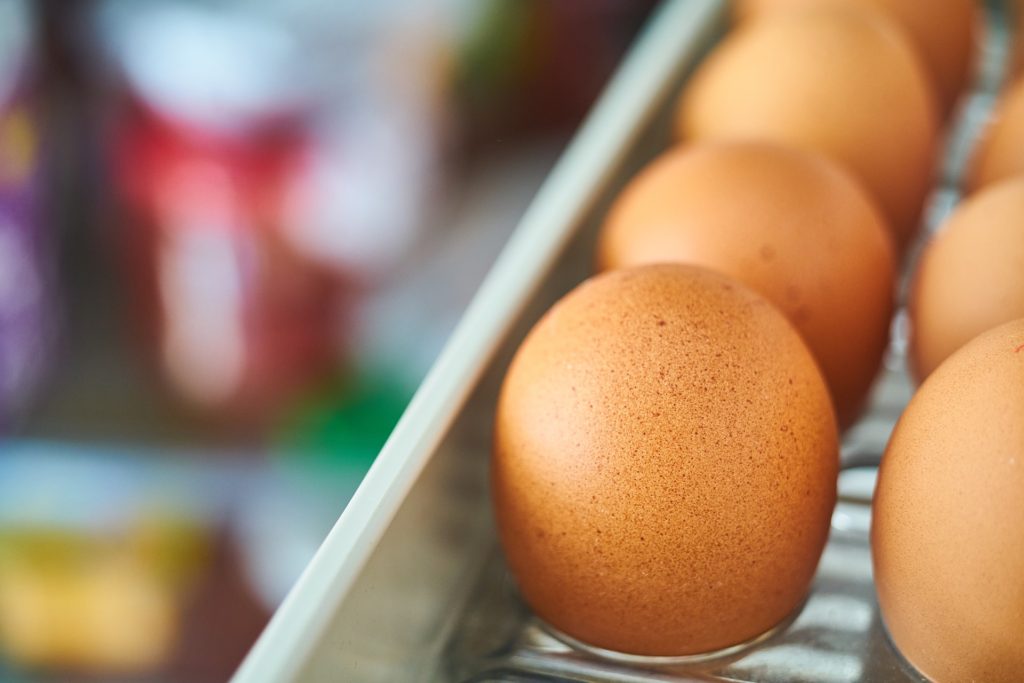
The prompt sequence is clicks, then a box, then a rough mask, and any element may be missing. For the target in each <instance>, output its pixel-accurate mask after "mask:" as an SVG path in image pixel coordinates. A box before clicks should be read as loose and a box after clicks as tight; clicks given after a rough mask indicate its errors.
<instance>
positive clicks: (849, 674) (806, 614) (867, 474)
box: [442, 372, 924, 683]
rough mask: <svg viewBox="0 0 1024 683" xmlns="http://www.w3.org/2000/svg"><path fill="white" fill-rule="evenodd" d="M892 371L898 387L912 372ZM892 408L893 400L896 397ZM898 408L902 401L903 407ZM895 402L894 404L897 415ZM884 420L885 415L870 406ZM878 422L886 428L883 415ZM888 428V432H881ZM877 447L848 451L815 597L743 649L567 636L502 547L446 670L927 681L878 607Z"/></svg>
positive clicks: (481, 580) (547, 676) (458, 676)
mask: <svg viewBox="0 0 1024 683" xmlns="http://www.w3.org/2000/svg"><path fill="white" fill-rule="evenodd" d="M900 375H901V373H897V372H893V373H892V377H888V378H887V380H890V381H891V382H892V383H893V384H894V385H895V384H903V386H894V387H892V388H893V390H894V391H898V392H899V393H900V394H902V393H904V392H903V390H904V389H905V388H906V386H907V385H906V379H905V377H900ZM890 408H891V407H890ZM897 410H898V409H897ZM896 414H898V413H897V412H896V411H891V412H890V413H889V419H886V420H885V421H886V422H890V423H891V419H893V418H895V416H896ZM872 417H873V418H874V419H876V420H877V422H879V423H881V422H882V419H879V418H882V415H879V414H876V415H873V416H872ZM876 428H877V429H879V430H883V429H884V427H883V426H882V425H881V424H877V425H876ZM880 433H881V432H880ZM877 455H878V453H877V452H876V453H873V454H868V453H864V452H863V451H861V450H859V449H857V451H856V452H850V453H849V456H848V457H847V465H846V467H845V468H844V470H843V472H842V473H841V476H840V485H839V494H840V497H839V502H838V504H837V506H836V509H835V512H834V514H833V517H832V528H831V532H830V535H829V539H828V543H827V545H826V547H825V551H824V553H823V555H822V558H821V562H820V564H819V566H818V570H817V573H816V575H815V579H814V584H813V587H812V590H811V593H810V595H809V596H808V598H807V600H806V601H805V602H804V603H803V605H801V607H800V608H799V609H798V611H797V612H796V613H795V614H793V615H791V616H790V617H789V618H788V619H787V620H786V621H784V622H783V624H781V625H780V626H778V627H776V629H774V630H773V631H772V632H770V633H769V634H766V636H765V637H764V638H763V639H761V640H759V641H757V642H754V643H753V644H750V645H747V646H744V647H741V648H739V650H738V651H735V652H732V653H729V654H724V655H721V656H718V657H713V658H709V659H707V660H704V661H697V662H691V663H688V664H664V663H659V662H658V661H656V660H647V661H646V662H645V661H644V660H643V659H642V658H631V660H632V661H616V660H614V659H610V658H607V657H603V656H600V655H595V654H593V653H591V652H587V651H584V650H582V649H580V648H578V647H574V646H572V645H569V644H567V643H565V642H563V641H562V640H560V639H559V637H557V636H555V635H554V634H552V632H550V631H549V630H548V628H547V627H546V626H545V625H544V624H543V623H541V622H540V621H539V620H538V619H537V618H536V617H534V616H533V615H532V614H531V612H530V610H529V608H528V607H527V606H526V605H525V604H524V603H523V602H522V600H521V598H520V597H519V595H518V592H517V590H516V588H515V585H514V582H513V580H512V578H511V576H510V575H509V574H508V571H507V569H506V567H505V564H504V561H503V559H502V557H501V553H500V550H499V549H498V548H497V547H495V548H493V549H492V551H491V553H490V554H489V557H488V559H487V561H486V563H485V564H484V566H483V567H482V569H481V571H480V574H479V576H478V579H477V583H476V585H475V587H474V589H473V591H472V593H471V595H470V597H469V599H468V600H467V601H466V603H465V608H464V611H463V612H462V613H461V615H460V617H459V619H458V626H457V627H456V629H455V631H454V635H453V637H452V639H451V640H450V642H449V643H448V647H447V649H446V652H445V656H444V657H443V661H444V662H445V665H446V667H447V671H446V672H444V675H443V676H442V678H443V679H444V680H453V681H465V682H467V683H468V682H474V683H477V682H483V681H593V682H595V683H596V682H602V683H604V682H608V683H611V682H613V681H665V682H668V681H758V682H762V683H775V682H779V683H781V682H784V681H785V682H793V681H815V682H819V683H857V682H862V681H864V682H866V681H871V682H873V683H903V682H907V681H922V680H924V679H922V678H921V677H920V675H918V674H917V673H916V672H915V671H913V669H911V668H910V667H909V666H908V665H907V664H906V663H905V662H904V660H903V659H902V657H901V656H900V655H899V653H898V652H897V651H896V650H895V648H894V647H893V646H892V644H891V642H890V640H889V638H888V636H887V634H886V633H885V629H884V627H883V625H882V622H881V620H880V617H879V612H878V604H877V601H876V598H875V589H874V585H873V581H872V571H871V547H870V543H869V532H870V520H871V502H870V496H871V492H872V489H873V486H874V478H875V474H876V472H877V469H876V468H875V467H874V466H873V465H871V464H870V463H871V462H872V461H874V460H877Z"/></svg>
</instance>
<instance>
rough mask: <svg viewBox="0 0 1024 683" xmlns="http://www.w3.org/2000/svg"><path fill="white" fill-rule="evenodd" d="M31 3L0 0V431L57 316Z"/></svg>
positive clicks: (39, 368) (38, 373)
mask: <svg viewBox="0 0 1024 683" xmlns="http://www.w3.org/2000/svg"><path fill="white" fill-rule="evenodd" d="M31 9H32V8H31V5H30V4H29V3H27V2H22V1H21V0H0V431H4V430H6V429H8V428H9V427H10V425H11V423H12V421H14V420H15V419H16V417H17V416H18V414H19V413H21V412H22V411H23V410H24V408H25V406H26V403H27V402H28V400H29V399H30V398H31V397H32V395H33V393H34V392H35V390H36V389H37V388H38V385H39V383H40V382H41V380H42V379H43V377H44V375H45V372H46V369H47V368H48V366H49V365H50V362H51V360H52V355H53V349H54V338H55V331H56V318H57V315H56V311H55V299H54V297H55V282H54V278H55V264H54V250H53V249H54V245H53V244H52V243H51V236H50V233H49V230H48V226H47V221H46V216H45V213H44V207H43V190H44V184H43V179H42V166H43V164H42V162H41V159H42V154H41V148H42V146H43V139H42V132H43V131H42V126H41V115H40V108H39V106H38V105H39V92H38V88H37V87H36V85H37V84H36V78H35V75H36V74H35V65H36V61H37V60H36V54H35V49H36V47H37V44H36V36H37V34H36V25H35V22H34V17H33V16H32V12H31Z"/></svg>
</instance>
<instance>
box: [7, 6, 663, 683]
mask: <svg viewBox="0 0 1024 683" xmlns="http://www.w3.org/2000/svg"><path fill="white" fill-rule="evenodd" d="M652 5H653V2H636V1H634V0H563V1H562V2H558V3H551V2H544V1H540V0H538V1H528V0H429V1H424V0H419V1H416V0H375V1H374V2H369V3H367V2H360V1H358V0H342V1H332V0H296V1H288V0H249V1H244V0H205V1H199V0H194V1H190V0H149V1H139V0H109V1H107V0H95V1H91V2H90V1H84V0H83V1H79V2H74V3H70V2H64V1H63V0H51V1H43V0H36V1H32V0H0V680H2V681H25V682H30V681H58V680H59V681H92V680H97V681H99V680H102V681H118V680H125V681H128V680H130V681H195V682H202V681H223V680H226V679H227V678H228V677H229V676H230V675H231V673H232V672H233V670H234V668H235V667H236V666H237V664H238V663H239V662H240V660H241V658H242V657H243V655H244V654H245V652H246V651H247V649H248V648H249V646H250V645H251V644H252V642H253V641H254V639H255V638H256V636H257V635H258V633H259V631H260V630H261V629H262V627H263V626H264V624H265V623H266V621H267V619H268V618H269V616H270V614H271V613H272V611H273V610H274V608H275V606H276V605H277V604H278V602H279V601H280V600H281V599H282V598H283V597H284V595H285V593H286V592H287V591H288V589H289V588H290V586H291V584H292V583H293V582H294V580H295V579H296V578H297V576H298V574H299V572H300V571H301V570H302V568H303V566H304V565H305V563H306V562H307V561H308V559H309V558H310V557H311V556H312V554H313V552H314V551H315V549H316V547H317V545H318V544H319V542H320V540H321V539H322V538H323V537H324V536H325V534H326V532H327V530H328V529H329V528H330V526H331V525H332V524H333V522H334V521H335V519H336V518H337V516H338V515H339V514H340V513H341V511H342V510H343V509H344V506H345V504H346V502H347V501H348V499H349V497H350V496H351V494H352V492H353V491H354V490H355V488H356V486H357V485H358V483H359V481H360V480H361V478H362V476H363V474H364V473H365V472H366V470H367V468H368V467H369V466H370V464H371V463H372V461H373V458H374V456H375V455H376V453H377V451H378V449H379V448H380V446H381V445H382V443H383V442H384V440H385V438H386V437H387V435H388V433H389V432H390V430H391V427H392V426H393V424H394V423H395V421H396V420H397V419H398V417H399V415H400V414H401V411H402V410H403V408H404V406H405V404H406V402H407V401H408V400H409V398H410V397H411V396H412V393H413V391H414V390H415V388H416V386H417V384H418V383H419V381H420V379H421V378H422V376H423V375H424V374H425V372H426V371H427V369H428V368H429V366H430V363H431V362H432V360H433V358H434V357H435V355H436V354H437V353H438V351H439V350H440V348H441V346H442V344H443V342H444V340H445V338H446V336H447V335H448V333H449V331H450V330H451V329H452V327H453V326H454V324H455V322H456V321H457V319H458V316H459V314H460V312H461V311H462V309H463V308H464V307H465V305H466V304H467V303H468V301H469V299H470V297H471V296H472V294H473V292H474V291H475V289H476V287H477V285H478V284H479V282H480V281H481V279H482V278H483V276H484V274H485V273H486V271H487V269H488V267H489V265H490V264H491V262H492V261H493V259H494V257H495V256H496V254H497V252H498V250H499V249H500V248H501V246H502V244H503V243H504V241H505V239H506V238H507V237H508V234H509V232H510V231H511V229H512V228H513V227H514V225H515V223H516V221H517V219H518V218H519V216H520V214H521V213H522V211H523V209H524V208H525V206H526V204H527V202H528V201H529V199H530V198H531V196H532V193H533V192H534V190H535V189H536V188H537V186H538V185H539V184H540V182H541V181H542V180H543V178H544V175H545V173H546V172H547V170H548V168H549V167H550V166H551V165H552V163H553V162H554V160H555V159H556V157H557V154H558V152H559V151H560V149H561V148H562V147H563V146H564V144H565V143H566V141H567V139H568V137H569V135H570V134H571V133H572V131H573V130H574V128H575V127H576V126H577V125H578V123H579V121H580V120H581V118H582V117H583V115H584V114H585V113H586V111H587V109H588V107H589V105H590V104H591V103H592V101H593V100H594V98H595V97H596V95H597V94H598V92H599V91H600V89H601V87H602V85H603V84H604V82H605V81H606V80H607V78H608V76H609V74H610V73H611V71H612V70H613V68H614V66H615V64H616V63H617V62H618V60H619V59H620V57H621V55H622V53H623V52H624V50H625V48H626V47H627V45H628V44H629V42H630V41H631V39H632V38H633V37H634V35H635V33H636V31H637V29H638V28H639V26H640V25H641V23H642V21H643V19H644V17H645V15H646V14H647V13H648V12H649V10H650V9H651V7H652Z"/></svg>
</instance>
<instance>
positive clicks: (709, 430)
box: [492, 265, 838, 655]
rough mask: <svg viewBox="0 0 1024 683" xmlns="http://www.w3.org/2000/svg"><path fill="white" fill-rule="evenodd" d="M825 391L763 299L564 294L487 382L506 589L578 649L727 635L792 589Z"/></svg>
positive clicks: (816, 552)
mask: <svg viewBox="0 0 1024 683" xmlns="http://www.w3.org/2000/svg"><path fill="white" fill-rule="evenodd" d="M837 467H838V453H837V430H836V424H835V419H834V417H833V413H832V408H831V405H830V401H829V396H828V391H827V389H826V386H825V382H824V380H823V378H822V376H821V373H820V371H819V370H818V368H817V365H816V364H815V362H814V360H813V358H812V356H811V354H810V352H809V351H808V349H807V347H806V346H805V345H804V343H803V341H802V339H801V338H800V335H799V334H798V333H797V332H796V331H795V330H794V329H793V328H792V327H791V325H790V324H789V322H788V321H787V320H786V319H785V317H783V316H782V314H781V313H779V312H778V311H777V310H776V309H775V307H774V306H772V305H771V304H770V303H768V301H767V300H765V299H763V298H762V297H760V296H759V295H757V294H755V293H754V292H753V291H751V290H748V289H747V288H746V287H744V286H743V285H740V284H739V283H737V282H735V281H733V280H731V279H729V278H727V277H725V276H722V275H719V274H716V273H713V272H711V271H707V270H703V269H699V268H695V267H691V266H683V265H653V266H642V267H638V268H632V269H625V270H618V271H613V272H610V273H606V274H603V275H600V276H597V277H595V278H593V279H591V280H588V281H587V282H585V283H583V284H582V285H580V286H579V287H577V288H576V289H575V290H573V291H572V292H570V293H569V294H568V295H566V296H565V297H564V298H563V299H562V300H561V301H559V302H558V303H557V304H556V305H555V306H554V307H553V308H552V309H551V310H550V311H549V312H548V313H547V314H546V315H545V316H544V317H543V318H542V319H541V320H540V322H538V323H537V325H536V326H535V327H534V328H533V330H532V331H531V332H530V333H529V335H528V336H527V338H526V340H525V341H524V342H523V344H522V346H521V347H520V348H519V350H518V352H517V353H516V355H515V357H514V359H513V361H512V364H511V366H510V367H509V370H508V374H507V375H506V378H505V382H504V384H503V386H502V390H501V394H500V398H499V402H498V408H497V414H496V418H495V434H494V452H493V459H492V488H493V498H494V506H495V512H496V518H497V525H498V531H499V535H500V538H501V542H502V546H503V548H504V551H505V556H506V558H507V561H508V566H509V568H510V570H511V573H512V574H513V576H514V577H515V579H516V581H517V583H518V585H519V587H520V589H521V591H522V594H523V596H524V597H525V599H526V601H527V602H528V603H529V604H530V606H531V607H532V608H533V610H534V611H535V612H536V613H537V614H538V615H539V616H540V617H541V618H542V619H544V620H545V621H547V622H548V623H549V624H551V625H552V626H554V627H555V628H557V629H559V630H561V631H562V632H564V633H566V634H568V635H569V636H572V637H574V638H576V639H578V640H580V641H583V642H585V643H588V644H590V645H594V646H598V647H602V648H606V649H611V650H615V651H619V652H624V653H631V654H639V655H685V654H693V653H700V652H707V651H712V650H717V649H719V648H723V647H726V646H730V645H734V644H737V643H741V642H744V641H746V640H748V639H750V638H752V637H755V636H757V635H759V634H761V633H763V632H765V631H767V630H769V629H771V628H772V627H773V626H774V625H776V624H778V623H779V622H780V621H781V620H783V619H785V618H786V616H787V615H789V614H790V613H792V612H793V611H794V610H795V609H796V608H797V607H798V606H799V605H800V603H801V601H802V600H803V599H804V597H805V596H806V595H807V592H808V589H809V586H810V582H811V579H812V576H813V574H814V570H815V567H816V565H817V563H818V559H819V557H820V554H821V551H822V548H823V546H824V543H825V539H826V536H827V534H828V529H829V521H830V517H831V512H832V508H833V505H834V503H835V496H836V476H837Z"/></svg>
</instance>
